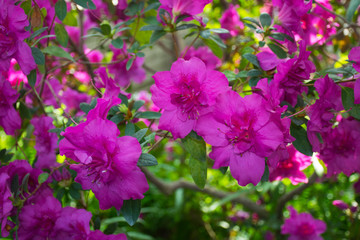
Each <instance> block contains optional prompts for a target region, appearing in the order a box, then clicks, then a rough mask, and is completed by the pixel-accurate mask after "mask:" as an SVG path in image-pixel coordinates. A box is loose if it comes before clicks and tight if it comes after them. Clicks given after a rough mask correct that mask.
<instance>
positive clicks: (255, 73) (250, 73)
mask: <svg viewBox="0 0 360 240" xmlns="http://www.w3.org/2000/svg"><path fill="white" fill-rule="evenodd" d="M261 74H262V72H261V71H260V70H258V69H251V70H250V71H248V73H247V76H248V77H257V76H260V75H261Z"/></svg>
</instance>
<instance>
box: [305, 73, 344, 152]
mask: <svg viewBox="0 0 360 240" xmlns="http://www.w3.org/2000/svg"><path fill="white" fill-rule="evenodd" d="M315 89H316V91H317V92H318V93H319V99H318V100H316V102H315V103H314V104H313V105H312V106H310V107H309V109H308V111H307V113H308V115H309V117H310V121H309V122H308V124H307V130H308V131H307V133H308V138H309V141H310V143H311V145H312V146H313V151H316V152H318V151H320V141H319V136H318V134H320V135H321V133H324V132H327V131H329V130H330V129H331V128H332V125H333V122H335V117H336V114H334V113H336V112H339V111H341V110H343V105H342V102H341V88H340V86H338V85H337V84H336V83H335V82H334V81H333V80H332V79H331V78H329V76H328V75H326V76H325V78H320V79H317V80H316V82H315Z"/></svg>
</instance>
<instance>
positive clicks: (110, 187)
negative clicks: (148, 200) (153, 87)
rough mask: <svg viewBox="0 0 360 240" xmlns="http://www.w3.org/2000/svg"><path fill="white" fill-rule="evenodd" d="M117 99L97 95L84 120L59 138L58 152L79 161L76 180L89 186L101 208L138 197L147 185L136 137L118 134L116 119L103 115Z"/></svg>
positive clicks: (115, 205) (72, 166)
mask: <svg viewBox="0 0 360 240" xmlns="http://www.w3.org/2000/svg"><path fill="white" fill-rule="evenodd" d="M119 102H120V101H119V100H114V101H112V100H104V99H98V104H97V106H96V107H95V109H92V110H91V111H90V112H89V114H88V119H87V121H86V122H84V123H81V124H79V125H77V126H75V127H69V128H67V129H66V130H65V133H63V136H64V139H63V140H61V141H60V144H59V149H60V154H61V155H65V156H66V157H69V158H71V159H73V160H74V161H76V162H78V163H79V164H72V165H70V168H71V169H74V170H75V171H76V172H77V177H76V178H75V181H76V182H79V183H80V184H81V185H82V187H83V189H86V190H87V189H91V190H92V191H93V192H94V194H95V196H96V198H97V199H98V200H99V204H100V208H101V209H108V208H111V207H112V206H114V207H115V208H116V209H120V208H121V206H122V204H123V200H128V199H141V198H143V197H144V195H143V193H144V192H146V191H147V190H148V188H149V186H148V184H147V181H146V178H145V175H144V174H143V173H142V172H141V170H140V169H139V167H137V161H138V159H139V157H140V155H141V147H140V144H139V142H138V141H137V140H136V138H133V137H129V136H124V137H120V138H118V137H117V136H118V135H119V134H120V132H119V130H118V128H117V126H116V124H115V123H113V122H111V121H109V120H107V119H106V116H107V113H108V111H109V109H110V108H111V107H112V106H113V105H115V104H118V103H119Z"/></svg>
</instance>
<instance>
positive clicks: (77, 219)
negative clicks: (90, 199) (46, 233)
mask: <svg viewBox="0 0 360 240" xmlns="http://www.w3.org/2000/svg"><path fill="white" fill-rule="evenodd" d="M90 220H91V213H90V212H88V211H86V210H85V209H76V208H72V207H65V208H63V209H62V210H61V213H60V215H58V218H57V219H55V221H56V222H55V226H54V232H56V239H59V240H60V239H74V240H80V239H87V238H86V236H88V235H89V234H90V226H89V223H90Z"/></svg>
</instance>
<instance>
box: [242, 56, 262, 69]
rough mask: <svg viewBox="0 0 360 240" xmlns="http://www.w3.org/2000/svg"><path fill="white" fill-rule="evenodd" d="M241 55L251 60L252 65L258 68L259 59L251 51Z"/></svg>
mask: <svg viewBox="0 0 360 240" xmlns="http://www.w3.org/2000/svg"><path fill="white" fill-rule="evenodd" d="M243 57H244V58H245V59H246V60H248V61H249V62H251V63H252V64H254V66H257V67H259V68H260V65H259V61H258V60H257V57H256V56H255V55H253V54H251V53H245V54H244V55H243Z"/></svg>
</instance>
